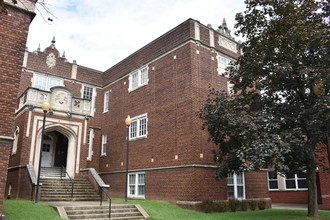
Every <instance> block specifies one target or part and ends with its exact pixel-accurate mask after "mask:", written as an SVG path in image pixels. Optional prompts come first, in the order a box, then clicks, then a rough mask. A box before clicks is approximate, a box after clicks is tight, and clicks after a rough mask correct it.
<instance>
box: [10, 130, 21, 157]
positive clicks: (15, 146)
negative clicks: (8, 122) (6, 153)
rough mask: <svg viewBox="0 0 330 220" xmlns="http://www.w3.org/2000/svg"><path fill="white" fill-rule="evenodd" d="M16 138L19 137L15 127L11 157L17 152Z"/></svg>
mask: <svg viewBox="0 0 330 220" xmlns="http://www.w3.org/2000/svg"><path fill="white" fill-rule="evenodd" d="M18 137H19V127H18V126H17V127H16V130H15V133H14V143H13V149H12V152H11V155H15V154H16V152H17V145H18Z"/></svg>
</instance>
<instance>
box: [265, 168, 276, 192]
mask: <svg viewBox="0 0 330 220" xmlns="http://www.w3.org/2000/svg"><path fill="white" fill-rule="evenodd" d="M269 172H271V171H268V172H267V182H268V184H267V185H268V190H269V191H279V182H278V181H279V178H278V175H277V179H270V178H269ZM269 180H272V181H275V180H276V181H277V189H271V188H270V185H269Z"/></svg>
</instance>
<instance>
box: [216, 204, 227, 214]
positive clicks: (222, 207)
mask: <svg viewBox="0 0 330 220" xmlns="http://www.w3.org/2000/svg"><path fill="white" fill-rule="evenodd" d="M216 206H217V208H216V211H217V212H226V211H227V208H228V205H227V203H226V202H218V203H216Z"/></svg>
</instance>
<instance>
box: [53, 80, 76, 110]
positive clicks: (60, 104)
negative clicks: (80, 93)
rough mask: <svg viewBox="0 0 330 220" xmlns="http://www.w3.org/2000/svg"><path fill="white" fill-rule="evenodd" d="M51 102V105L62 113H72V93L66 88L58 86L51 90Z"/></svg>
mask: <svg viewBox="0 0 330 220" xmlns="http://www.w3.org/2000/svg"><path fill="white" fill-rule="evenodd" d="M51 91H52V93H51V102H50V105H51V106H52V108H53V109H57V110H60V111H65V112H70V111H71V99H72V95H71V92H70V91H68V90H67V89H66V88H65V87H61V86H56V87H53V88H51Z"/></svg>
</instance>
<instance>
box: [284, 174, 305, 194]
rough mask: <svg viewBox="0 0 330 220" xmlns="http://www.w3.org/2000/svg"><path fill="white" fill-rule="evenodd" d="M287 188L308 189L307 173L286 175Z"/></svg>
mask: <svg viewBox="0 0 330 220" xmlns="http://www.w3.org/2000/svg"><path fill="white" fill-rule="evenodd" d="M285 188H286V189H294V190H300V189H303V190H306V189H307V180H306V174H305V173H299V174H290V175H286V176H285Z"/></svg>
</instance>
